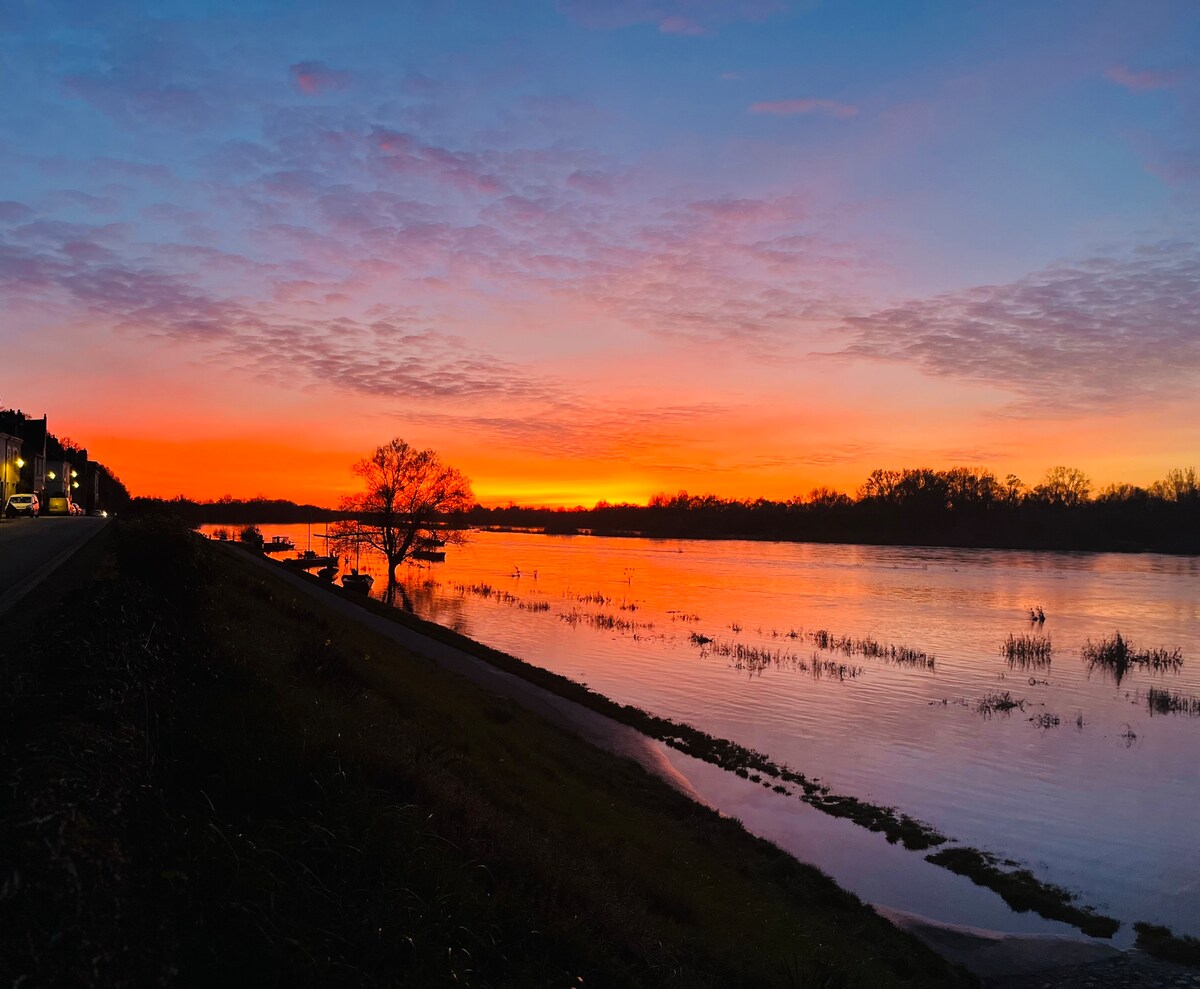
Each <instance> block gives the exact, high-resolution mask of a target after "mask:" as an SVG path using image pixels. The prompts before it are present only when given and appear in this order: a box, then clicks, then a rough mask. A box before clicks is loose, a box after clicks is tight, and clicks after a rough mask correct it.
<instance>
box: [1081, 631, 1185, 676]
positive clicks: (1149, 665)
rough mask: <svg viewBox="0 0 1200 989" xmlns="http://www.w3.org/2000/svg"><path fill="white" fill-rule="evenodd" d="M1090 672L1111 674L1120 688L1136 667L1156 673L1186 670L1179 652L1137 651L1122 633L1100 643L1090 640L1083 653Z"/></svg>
mask: <svg viewBox="0 0 1200 989" xmlns="http://www.w3.org/2000/svg"><path fill="white" fill-rule="evenodd" d="M1080 655H1081V656H1082V657H1083V661H1084V662H1085V663H1087V664H1088V669H1092V670H1094V669H1097V668H1099V669H1102V670H1106V671H1107V672H1109V673H1110V674H1111V675H1112V676H1113V678H1114V679H1115V680H1116V681H1117V683H1118V684H1120V682H1121V681H1122V680H1123V679H1124V678H1125V675H1126V674H1127V673H1128V672H1129V671H1130V669H1132V668H1133V667H1142V668H1145V669H1148V670H1150V671H1151V672H1153V673H1177V672H1179V668H1180V667H1181V666H1183V654H1182V653H1181V652H1180V650H1178V649H1138V648H1137V647H1136V646H1135V645H1134V644H1133V642H1132V641H1131V640H1129V639H1126V638H1125V637H1124V636H1122V635H1121V633H1120V632H1114V633H1113V634H1112V635H1111V636H1105V637H1104V638H1103V639H1101V640H1100V641H1099V642H1093V641H1092V640H1091V639H1088V640H1087V642H1085V643H1084V644H1083V648H1082V649H1081V650H1080Z"/></svg>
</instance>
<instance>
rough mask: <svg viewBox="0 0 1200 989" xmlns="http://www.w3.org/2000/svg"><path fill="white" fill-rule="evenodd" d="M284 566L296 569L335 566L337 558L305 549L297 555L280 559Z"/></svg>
mask: <svg viewBox="0 0 1200 989" xmlns="http://www.w3.org/2000/svg"><path fill="white" fill-rule="evenodd" d="M280 562H281V563H282V564H283V565H284V566H285V567H295V568H296V569H298V570H312V569H313V568H314V567H335V568H336V567H337V565H338V558H337V557H336V556H321V555H319V554H317V553H315V552H313V551H312V550H311V549H306V550H305V551H304V552H303V553H301V554H300V555H299V556H294V557H292V558H291V559H290V560H281V561H280Z"/></svg>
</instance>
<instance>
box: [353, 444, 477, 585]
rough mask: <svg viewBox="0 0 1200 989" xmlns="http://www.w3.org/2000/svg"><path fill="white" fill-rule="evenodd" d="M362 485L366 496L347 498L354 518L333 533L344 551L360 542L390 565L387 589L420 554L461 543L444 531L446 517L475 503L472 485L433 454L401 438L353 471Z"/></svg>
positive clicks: (386, 445)
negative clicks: (402, 566)
mask: <svg viewBox="0 0 1200 989" xmlns="http://www.w3.org/2000/svg"><path fill="white" fill-rule="evenodd" d="M351 469H352V470H353V471H354V473H355V474H356V475H357V476H358V477H360V478H361V479H362V481H363V488H364V490H362V491H361V492H359V493H358V494H355V495H351V496H349V497H347V498H343V499H342V502H341V506H340V508H341V510H342V511H343V512H346V513H349V514H351V515H353V516H354V518H353V520H351V521H345V522H339V523H338V524H337V525H336V526H335V527H334V532H335V533H336V535H337V537H338V542H339V545H341V546H345V545H347V544H353V541H354V540H361V541H362V542H363V543H366V544H367V545H369V546H372V547H374V548H375V549H376V550H378V551H379V552H380V553H382V554H383V556H384V557H385V558H386V559H387V564H388V585H389V586H393V585H395V584H396V569H397V567H399V566H400V564H401V563H403V562H404V561H405V560H406V559H408V558H409V557H410V556H411V555H412V553H413V552H414V551H416V550H420V549H423V548H426V547H428V546H431V545H433V544H434V543H435V541H439V540H440V541H444V542H460V541H461V535H460V534H459V533H456V532H447V531H445V530H444V529H443V528H442V524H443V523H444V521H445V518H446V516H447V515H450V514H453V513H454V512H460V511H464V510H465V509H467V508H470V507H471V505H472V504H473V503H474V495H473V494H472V493H471V482H470V481H469V480H468V479H467V478H466V476H465V475H464V474H463V473H462V472H461V471H459V470H457V469H455V468H454V467H449V466H447V465H446V464H443V463H442V461H441V459H440V458H439V457H438V455H437V454H436V453H435V452H434V451H433V450H417V449H414V448H413V447H411V446H409V445H408V444H407V443H405V442H404V440H402V439H400V438H399V437H397V438H396V439H394V440H392V441H391V442H390V443H385V444H384V445H383V446H381V447H378V448H377V449H376V450H375V452H374V453H373V454H371V456H369V457H364V458H363V459H362V460H360V461H358V463H356V464H355V465H354V466H353V467H352V468H351Z"/></svg>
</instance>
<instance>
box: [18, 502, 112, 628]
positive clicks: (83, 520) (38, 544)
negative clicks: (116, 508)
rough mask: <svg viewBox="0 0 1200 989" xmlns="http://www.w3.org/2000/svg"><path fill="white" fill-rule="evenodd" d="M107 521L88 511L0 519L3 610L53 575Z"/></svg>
mask: <svg viewBox="0 0 1200 989" xmlns="http://www.w3.org/2000/svg"><path fill="white" fill-rule="evenodd" d="M105 524H107V520H106V519H99V518H91V517H90V516H86V515H64V516H61V517H60V516H43V517H41V518H36V519H27V518H17V519H5V520H4V521H2V522H0V614H3V613H4V612H5V611H7V610H8V609H9V608H11V607H12V606H13V605H15V604H16V603H17V602H18V601H19V600H20V599H21V598H23V597H24V596H25V595H26V594H27V593H28V592H29V591H31V590H33V588H34V587H36V586H37V585H38V584H40V583H41V582H42V581H43V580H45V579H46V578H47V577H49V576H50V575H51V574H52V573H54V571H55V570H57V569H58V568H59V566H61V565H62V564H63V562H65V561H66V560H67V559H68V558H69V557H70V556H71V554H72V553H74V552H75V551H76V550H78V549H79V547H80V546H82V545H83V544H84V543H85V542H87V541H88V540H89V539H90V538H91V537H92V536H94V535H95V534H96V533H97V532H99V531H100V529H101V528H102V527H103V526H104V525H105Z"/></svg>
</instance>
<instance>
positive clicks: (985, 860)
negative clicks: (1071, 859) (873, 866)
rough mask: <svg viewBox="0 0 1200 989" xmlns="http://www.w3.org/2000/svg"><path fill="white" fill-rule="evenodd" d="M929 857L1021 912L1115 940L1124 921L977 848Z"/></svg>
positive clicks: (947, 849)
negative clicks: (1100, 911)
mask: <svg viewBox="0 0 1200 989" xmlns="http://www.w3.org/2000/svg"><path fill="white" fill-rule="evenodd" d="M926 858H927V859H928V860H929V861H930V862H933V863H934V864H935V865H940V866H943V867H945V868H947V869H949V870H950V871H951V872H956V873H958V874H959V875H960V876H966V877H967V878H968V879H970V880H971V881H972V882H973V883H975V884H976V885H977V886H986V887H987V888H988V889H991V890H994V891H995V892H997V893H999V894H1000V896H1001V897H1002V898H1003V900H1004V902H1005V903H1007V904H1008V905H1009V906H1010V907H1012V908H1013V909H1014V910H1016V911H1017V912H1018V913H1026V912H1028V911H1030V910H1032V911H1034V912H1035V913H1037V914H1040V915H1041V916H1043V917H1046V918H1048V919H1050V920H1061V921H1065V922H1066V923H1068V924H1074V925H1075V926H1076V927H1078V928H1079V929H1080V930H1081V931H1083V933H1084V934H1088V935H1091V936H1092V937H1105V938H1108V937H1112V936H1113V935H1114V934H1115V933H1116V932H1117V929H1118V928H1119V927H1120V926H1121V924H1120V921H1118V920H1115V919H1114V918H1112V917H1106V916H1104V915H1103V914H1098V913H1096V912H1095V911H1094V910H1091V909H1089V908H1086V907H1080V906H1078V905H1076V903H1075V897H1074V896H1072V894H1071V893H1070V892H1068V891H1067V890H1065V889H1063V888H1062V887H1061V886H1054V885H1052V884H1050V883H1045V882H1042V881H1041V880H1040V879H1038V878H1037V877H1036V876H1035V875H1034V874H1033V873H1032V872H1030V871H1029V870H1028V869H1013V868H1011V867H1010V866H1011V863H1007V862H1002V861H1001V860H1000V859H998V858H997V857H996V856H995V855H992V854H990V853H988V852H981V851H979V850H978V849H974V848H959V847H955V848H944V849H942V850H941V851H939V852H935V853H933V854H932V855H927V856H926Z"/></svg>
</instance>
